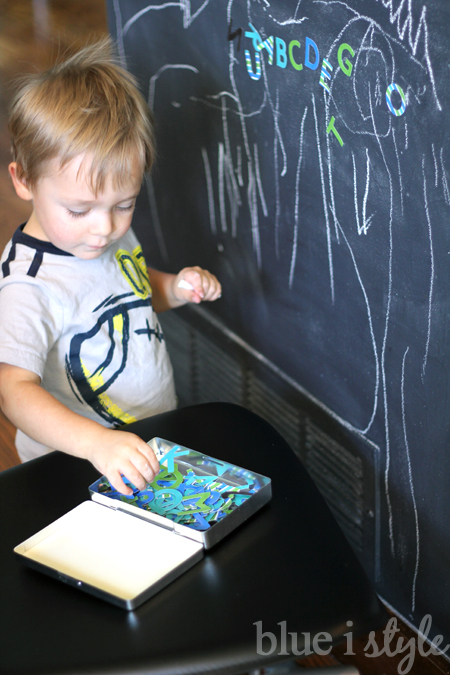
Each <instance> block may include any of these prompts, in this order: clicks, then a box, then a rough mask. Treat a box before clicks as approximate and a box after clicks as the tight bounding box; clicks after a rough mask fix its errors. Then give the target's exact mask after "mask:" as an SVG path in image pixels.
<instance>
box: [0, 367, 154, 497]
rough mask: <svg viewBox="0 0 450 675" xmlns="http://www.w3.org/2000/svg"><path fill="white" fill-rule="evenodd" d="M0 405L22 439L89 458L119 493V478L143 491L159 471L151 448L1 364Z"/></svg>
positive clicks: (21, 370)
mask: <svg viewBox="0 0 450 675" xmlns="http://www.w3.org/2000/svg"><path fill="white" fill-rule="evenodd" d="M0 406H1V408H2V410H3V412H4V414H5V415H6V417H8V419H9V420H10V421H11V422H12V423H13V424H14V425H15V426H16V427H18V428H19V429H20V430H21V431H23V432H24V433H25V434H27V436H30V437H31V438H33V439H34V440H36V441H38V442H39V443H42V444H44V445H46V446H48V447H50V448H53V449H55V450H62V451H63V452H66V453H68V454H70V455H74V456H76V457H81V458H83V459H88V460H89V461H90V462H92V464H93V465H94V466H95V468H96V469H98V470H99V471H100V472H101V473H102V474H104V475H106V477H107V478H108V480H109V481H110V483H111V484H112V485H113V486H114V487H115V488H116V489H117V490H119V492H121V493H123V494H128V495H130V494H132V490H131V489H130V488H129V487H127V486H126V485H125V483H124V482H123V480H122V478H121V474H122V475H124V476H126V477H127V478H128V479H129V480H130V481H131V482H132V483H133V485H135V486H136V487H137V488H138V489H143V488H144V487H145V485H146V483H147V482H151V481H152V480H153V479H154V477H155V475H156V474H157V473H158V471H159V464H158V460H157V459H156V457H155V455H154V453H153V451H152V450H151V448H150V447H149V446H148V445H147V443H145V442H144V441H143V440H141V439H140V438H139V437H138V436H136V435H135V434H131V433H128V432H125V431H113V430H112V429H106V428H105V427H103V426H102V425H101V424H98V423H97V422H94V421H93V420H89V419H87V418H85V417H82V416H81V415H78V414H76V413H74V412H72V411H71V410H69V408H67V407H66V406H65V405H63V404H62V403H60V402H59V401H58V400H57V399H56V398H55V397H54V396H52V395H51V394H49V393H48V392H47V391H45V389H43V388H42V387H41V386H40V378H39V376H38V375H36V374H35V373H33V372H31V371H29V370H25V369H24V368H18V367H17V366H11V365H9V364H6V363H0Z"/></svg>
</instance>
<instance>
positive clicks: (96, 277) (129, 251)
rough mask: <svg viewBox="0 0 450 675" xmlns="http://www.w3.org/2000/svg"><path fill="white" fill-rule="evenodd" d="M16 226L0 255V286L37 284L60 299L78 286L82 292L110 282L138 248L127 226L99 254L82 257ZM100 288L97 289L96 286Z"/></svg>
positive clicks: (71, 292)
mask: <svg viewBox="0 0 450 675" xmlns="http://www.w3.org/2000/svg"><path fill="white" fill-rule="evenodd" d="M23 227H24V226H23V225H21V226H20V227H19V228H17V230H16V232H15V233H14V235H13V237H12V238H11V240H10V241H9V243H8V244H7V245H6V247H5V249H4V251H3V254H2V256H1V258H0V288H3V287H5V286H7V285H10V284H15V283H27V284H32V285H33V286H38V287H41V288H42V290H43V291H45V292H49V293H54V294H55V295H57V296H60V297H61V300H62V299H63V296H65V295H69V296H72V295H76V294H78V293H79V292H80V286H81V287H83V288H84V289H85V291H86V292H89V291H92V290H93V289H95V288H96V287H97V286H102V287H105V285H106V286H108V284H110V283H111V282H113V281H114V279H115V277H117V275H119V276H120V272H121V271H122V273H123V268H124V267H125V268H126V267H127V265H128V262H127V261H129V260H134V258H135V257H136V254H138V253H139V252H140V254H141V255H142V250H141V248H140V245H139V242H138V239H137V238H136V235H135V234H134V232H133V231H132V230H131V229H130V230H129V231H128V232H127V233H126V234H125V235H124V236H123V237H121V239H119V240H118V241H116V242H114V243H113V244H112V245H111V246H110V247H108V249H107V250H106V251H105V252H104V253H103V254H102V255H101V256H100V257H99V258H96V259H93V260H83V259H80V258H77V257H76V256H74V255H72V254H71V253H67V252H65V251H62V250H61V249H59V248H57V247H56V246H54V245H53V244H52V243H51V242H46V241H42V240H40V239H36V238H35V237H32V236H30V235H28V234H26V233H25V232H23ZM98 290H100V288H99V289H98Z"/></svg>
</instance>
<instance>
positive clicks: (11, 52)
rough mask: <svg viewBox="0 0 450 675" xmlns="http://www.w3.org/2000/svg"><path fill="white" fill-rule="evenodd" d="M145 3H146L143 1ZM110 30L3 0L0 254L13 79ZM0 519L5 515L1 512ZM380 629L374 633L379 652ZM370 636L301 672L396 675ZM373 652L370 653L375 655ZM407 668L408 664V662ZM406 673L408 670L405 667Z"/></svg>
mask: <svg viewBox="0 0 450 675" xmlns="http://www.w3.org/2000/svg"><path fill="white" fill-rule="evenodd" d="M143 4H145V3H143ZM106 32H107V23H106V10H105V1H104V0H9V1H8V0H0V222H1V227H0V250H3V248H4V246H5V244H6V243H7V242H8V241H9V239H10V238H11V236H12V234H13V232H14V230H15V229H16V228H17V227H18V225H20V224H21V223H23V222H25V221H26V220H27V218H28V216H29V214H30V207H29V205H28V204H26V203H25V202H21V201H20V200H19V199H18V198H17V197H16V195H15V192H14V190H13V188H12V184H11V182H10V180H9V176H8V168H7V167H8V163H9V162H10V161H11V160H10V154H9V139H8V132H7V121H6V120H7V107H8V102H9V100H10V99H11V95H12V92H13V83H14V80H15V79H16V78H17V76H19V75H20V74H22V73H27V72H31V71H33V70H35V69H36V68H38V69H41V68H45V67H46V66H47V65H49V64H50V63H51V62H52V61H53V60H54V59H55V57H56V56H57V55H58V54H59V53H64V52H70V51H71V50H72V49H73V48H74V47H75V48H76V47H78V46H80V45H82V44H83V43H85V42H86V41H90V40H92V39H93V38H95V37H96V36H97V37H99V36H101V35H104V34H105V33H106ZM14 435H15V429H14V427H13V426H12V424H10V423H9V422H8V421H7V420H6V419H5V418H4V417H3V415H1V413H0V471H3V470H5V469H8V468H10V467H13V466H15V465H16V464H19V463H20V460H19V457H18V455H17V452H16V450H15V447H14ZM0 518H1V514H0ZM399 627H400V629H401V631H400V633H398V634H397V635H396V638H395V644H396V643H397V639H398V636H399V635H401V636H404V638H405V644H406V642H407V641H408V640H409V639H410V638H412V637H416V636H415V633H413V632H412V631H411V630H410V629H409V628H408V627H407V626H405V625H404V624H402V623H401V622H399ZM383 640H384V635H383V633H382V631H378V632H377V634H376V641H377V644H378V645H379V648H380V650H381V649H382V647H383ZM367 641H368V636H364V637H363V638H361V639H359V640H354V650H353V651H354V652H356V654H355V655H352V656H347V655H346V654H345V651H346V646H345V645H344V646H341V647H337V648H335V649H334V650H333V652H332V653H331V654H330V655H328V656H323V657H319V656H313V657H309V658H307V659H303V661H301V662H300V663H299V664H298V665H299V670H301V669H303V668H308V667H310V668H312V667H314V666H319V667H320V666H322V667H323V666H333V665H334V666H336V665H339V664H348V665H354V666H356V667H357V668H359V670H360V672H361V674H362V675H395V674H396V673H399V672H400V671H399V663H400V661H401V659H402V658H403V657H404V656H405V654H406V652H404V653H403V654H401V655H399V656H392V657H387V656H386V655H382V656H378V657H377V658H368V657H367V651H364V647H365V646H366V645H367ZM371 652H372V650H371V649H370V650H369V653H371ZM404 665H405V664H404ZM402 672H406V671H405V670H404V669H403V671H402ZM408 672H409V673H411V674H412V675H443V674H445V675H450V663H449V662H447V661H446V660H445V659H443V658H438V657H434V656H429V657H427V658H423V657H422V656H420V654H418V653H416V654H415V658H414V665H413V666H412V668H411V669H410V670H409V671H408Z"/></svg>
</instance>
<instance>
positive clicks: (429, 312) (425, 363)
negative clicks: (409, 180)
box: [422, 157, 434, 380]
mask: <svg viewBox="0 0 450 675" xmlns="http://www.w3.org/2000/svg"><path fill="white" fill-rule="evenodd" d="M422 177H423V201H424V207H425V215H426V219H427V225H428V236H429V240H430V262H431V265H430V267H431V274H430V291H429V294H428V327H427V341H426V345H425V354H424V356H423V362H422V380H423V379H424V377H425V371H426V368H427V361H428V351H429V349H430V336H431V307H432V300H433V287H434V252H433V237H432V232H431V220H430V210H429V208H428V196H427V179H426V175H425V157H423V158H422Z"/></svg>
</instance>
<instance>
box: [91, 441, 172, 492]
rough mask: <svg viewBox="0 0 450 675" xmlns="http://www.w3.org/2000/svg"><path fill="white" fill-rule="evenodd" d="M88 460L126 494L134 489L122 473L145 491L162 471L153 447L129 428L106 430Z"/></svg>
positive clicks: (117, 488)
mask: <svg viewBox="0 0 450 675" xmlns="http://www.w3.org/2000/svg"><path fill="white" fill-rule="evenodd" d="M87 459H89V460H90V461H91V462H92V464H93V465H94V466H95V468H96V469H98V471H100V473H102V474H104V475H105V476H106V477H107V479H108V480H109V482H110V483H111V485H112V486H113V487H115V488H116V490H118V491H119V492H121V493H122V494H124V495H132V494H133V491H132V490H131V488H130V487H129V486H127V485H125V483H124V482H123V480H122V476H126V477H127V478H128V480H129V481H131V483H133V485H135V486H136V487H137V488H138V489H139V490H143V489H144V488H145V487H146V485H147V483H151V482H152V481H153V480H154V478H155V476H156V474H157V473H158V471H159V462H158V460H157V459H156V457H155V454H154V452H153V450H152V449H151V448H150V446H149V445H147V443H145V442H144V441H143V440H142V439H140V438H139V436H136V435H135V434H131V433H129V432H127V431H113V430H111V429H102V432H101V433H100V437H99V438H98V439H97V441H96V445H95V448H93V450H92V451H91V452H89V453H88V455H87Z"/></svg>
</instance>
